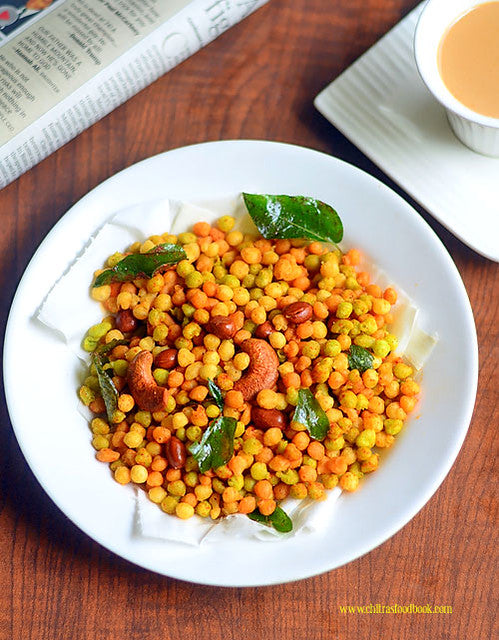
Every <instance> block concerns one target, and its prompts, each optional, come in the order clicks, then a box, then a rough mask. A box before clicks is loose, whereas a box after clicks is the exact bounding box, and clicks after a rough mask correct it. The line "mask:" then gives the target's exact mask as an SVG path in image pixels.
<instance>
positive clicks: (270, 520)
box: [248, 507, 293, 533]
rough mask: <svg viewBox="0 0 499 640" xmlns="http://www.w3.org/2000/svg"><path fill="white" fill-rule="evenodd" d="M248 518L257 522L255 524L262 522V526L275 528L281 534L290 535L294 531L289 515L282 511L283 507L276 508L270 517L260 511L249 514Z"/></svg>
mask: <svg viewBox="0 0 499 640" xmlns="http://www.w3.org/2000/svg"><path fill="white" fill-rule="evenodd" d="M248 518H250V519H251V520H255V522H260V523H261V524H266V525H267V526H269V527H274V529H275V530H276V531H279V533H289V532H290V531H292V529H293V523H292V521H291V518H290V517H289V516H288V514H287V513H286V512H285V511H284V509H281V507H276V508H275V511H274V512H273V513H271V514H270V516H264V515H262V514H261V513H260V512H259V511H258V509H256V510H255V511H252V512H251V513H248Z"/></svg>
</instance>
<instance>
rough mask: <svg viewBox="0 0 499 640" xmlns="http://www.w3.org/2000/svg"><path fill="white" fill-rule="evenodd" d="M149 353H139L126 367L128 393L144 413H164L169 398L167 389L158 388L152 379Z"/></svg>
mask: <svg viewBox="0 0 499 640" xmlns="http://www.w3.org/2000/svg"><path fill="white" fill-rule="evenodd" d="M152 363H153V355H152V353H151V352H150V351H139V353H138V354H137V355H136V356H135V358H134V359H133V360H132V362H131V363H130V365H129V367H128V373H127V381H128V388H129V389H130V393H131V395H132V397H133V399H134V400H135V402H136V403H137V405H138V406H139V408H140V409H143V410H144V411H164V409H165V408H166V402H167V400H168V397H169V395H170V394H169V391H168V389H165V388H164V387H160V386H159V385H158V384H157V383H156V380H155V379H154V378H153V375H152V371H151V367H152Z"/></svg>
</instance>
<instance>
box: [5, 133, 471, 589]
mask: <svg viewBox="0 0 499 640" xmlns="http://www.w3.org/2000/svg"><path fill="white" fill-rule="evenodd" d="M248 144H249V145H257V146H266V145H267V146H268V145H270V146H272V147H274V148H275V147H282V148H283V149H284V150H289V149H292V150H294V151H295V152H296V151H298V152H299V153H302V152H305V153H311V154H314V155H320V156H322V157H323V158H324V159H326V160H327V161H328V162H333V163H339V164H341V165H344V166H346V168H347V170H348V171H353V173H357V174H361V176H362V179H368V180H370V181H372V182H373V184H375V185H376V186H378V187H379V188H380V189H381V191H382V192H383V193H384V194H385V195H386V196H388V197H391V198H392V199H394V201H395V202H397V204H398V205H399V206H401V207H403V208H404V209H405V210H406V212H407V213H408V214H410V215H413V216H415V217H416V218H417V219H418V220H419V223H421V224H422V225H423V227H425V228H426V229H425V230H426V231H427V232H429V233H430V237H432V239H433V241H434V242H436V243H438V245H439V249H440V251H441V252H442V255H443V256H444V257H445V260H446V262H447V267H448V268H449V269H450V270H451V271H452V272H453V280H454V281H455V284H457V285H458V289H459V293H460V297H461V302H463V303H464V307H465V308H466V320H467V328H468V329H471V337H472V342H473V344H472V345H471V346H470V354H471V362H470V365H471V367H470V372H469V375H470V378H471V380H472V385H471V387H470V393H469V394H468V397H467V403H466V412H465V415H464V418H463V420H462V423H461V424H462V426H461V429H460V433H459V438H458V439H457V440H456V441H455V443H454V446H453V448H452V452H451V454H449V455H448V456H447V459H446V462H445V464H443V465H441V466H440V467H439V472H438V474H436V476H434V478H433V481H432V483H431V486H429V487H428V488H427V490H426V491H425V492H423V493H421V494H420V495H419V497H418V499H417V500H413V501H412V502H411V504H412V508H410V509H409V510H408V511H407V512H404V515H403V516H399V517H398V518H397V523H396V525H394V526H392V527H390V528H389V531H388V532H387V531H384V533H381V534H379V535H378V536H377V538H376V539H375V540H374V542H373V541H372V540H371V541H370V542H369V543H367V544H365V545H364V547H363V548H362V549H360V550H359V551H358V552H355V554H354V555H350V556H349V557H346V558H344V559H342V561H341V562H334V561H333V562H330V563H329V564H327V563H326V565H325V566H324V568H323V569H322V570H321V571H316V570H311V571H310V570H309V571H307V570H304V571H302V572H300V573H297V574H296V575H294V576H293V577H290V578H286V579H282V578H277V577H276V578H275V579H270V580H269V579H265V580H258V581H237V580H235V581H233V582H230V583H229V582H223V583H222V582H220V581H217V580H216V579H215V580H210V579H206V578H205V579H200V580H194V579H192V577H189V578H186V577H185V576H184V575H182V574H181V573H179V572H178V571H177V572H175V571H173V572H171V571H170V572H168V573H167V572H166V571H164V570H162V569H158V568H155V567H152V566H149V564H147V563H141V562H138V561H137V560H135V559H131V558H130V557H129V556H128V555H126V553H124V552H123V551H122V550H120V549H119V547H117V546H115V545H114V544H113V541H108V540H103V539H101V538H100V537H99V536H96V535H94V534H93V533H90V532H89V527H88V526H86V525H85V524H82V523H81V522H79V521H78V520H77V519H76V518H75V517H73V516H70V515H68V514H67V513H66V511H65V509H64V508H63V506H61V504H60V502H59V499H58V497H57V496H56V495H54V493H53V492H52V491H50V490H48V489H47V488H46V487H45V486H44V484H43V482H42V481H41V479H40V478H39V473H38V471H37V468H36V464H34V463H33V462H32V460H31V459H30V454H29V452H28V450H27V448H26V446H25V443H24V439H23V435H22V431H21V430H19V429H18V426H16V424H15V419H13V414H12V411H11V407H12V405H13V400H12V396H11V389H10V384H9V378H10V374H9V373H8V368H9V367H8V365H9V362H10V354H11V347H10V344H11V343H12V341H11V340H9V337H10V335H11V333H12V332H13V327H12V319H13V317H14V316H15V310H16V307H17V304H18V299H19V298H20V297H21V295H22V290H23V286H24V282H25V280H26V279H28V278H29V277H30V274H31V271H32V270H33V269H34V268H35V267H36V264H37V261H38V259H39V256H40V253H41V252H42V251H43V249H44V246H45V245H46V244H48V243H49V242H50V240H51V239H52V238H53V237H54V236H56V235H57V233H58V232H59V230H60V229H61V228H63V227H64V225H66V224H69V222H68V221H71V220H72V218H73V217H77V216H78V213H79V211H80V209H82V208H83V207H84V206H85V204H86V203H87V201H89V200H91V199H93V198H94V197H95V196H96V195H97V196H98V195H99V194H100V192H101V191H103V190H104V189H106V188H107V187H108V186H109V184H110V183H112V182H113V181H114V180H116V179H117V177H118V176H122V174H124V173H126V172H133V171H134V170H135V169H136V167H137V166H139V165H141V166H144V165H147V164H149V163H152V164H154V163H157V162H161V159H162V158H163V157H164V156H166V155H170V156H171V155H173V154H180V153H186V152H187V153H192V152H194V153H196V152H197V151H198V150H204V149H206V148H210V147H214V146H218V147H220V146H226V145H228V146H233V145H236V146H241V145H243V146H245V145H248ZM141 201H142V202H143V201H144V200H143V199H141V200H138V202H141ZM3 373H4V388H5V396H6V405H7V409H8V412H9V418H10V422H11V424H12V428H13V431H14V434H15V436H16V439H17V442H18V444H19V447H20V448H21V451H22V453H23V456H24V458H25V460H26V462H27V463H28V466H29V467H30V469H31V471H32V473H33V474H34V476H35V478H36V479H37V481H38V482H39V484H40V485H41V487H42V488H43V490H44V491H45V493H46V494H47V495H48V496H49V498H50V499H51V500H52V502H54V504H55V505H56V506H57V508H58V509H59V510H61V511H62V513H63V514H64V515H65V516H66V517H67V518H68V519H70V520H71V521H72V522H73V524H75V525H76V526H77V527H78V528H79V529H80V530H81V531H82V532H83V533H84V534H85V535H87V536H88V537H90V538H91V539H92V540H94V541H95V542H97V543H98V544H100V545H102V546H103V547H104V548H106V549H108V550H110V551H111V552H113V553H115V554H116V555H118V556H120V557H122V558H124V559H125V560H127V561H128V562H131V563H132V564H135V565H137V566H140V567H142V568H145V569H147V570H151V571H154V572H155V573H158V574H160V575H164V576H166V577H172V578H175V579H179V580H184V581H189V582H192V583H197V584H204V585H210V586H223V587H250V586H265V585H275V584H284V583H286V582H294V581H297V580H302V579H305V578H308V577H312V576H316V575H321V574H322V573H326V572H328V571H332V570H334V569H336V568H339V567H341V566H343V565H345V564H347V563H349V562H351V561H353V560H355V559H357V558H360V557H362V556H363V555H365V554H366V553H368V552H369V551H372V550H373V549H375V548H377V547H378V546H380V545H381V544H383V542H385V541H386V540H388V539H389V538H391V537H392V536H393V535H395V534H396V533H397V532H398V531H400V529H401V528H403V527H404V526H405V525H406V524H408V523H409V522H410V521H411V520H412V519H413V518H414V516H415V515H416V514H417V513H418V512H419V511H420V510H421V509H422V507H423V506H424V505H425V504H426V503H427V502H428V501H429V500H430V499H431V497H432V496H433V494H434V493H435V492H436V491H437V489H438V488H439V487H440V485H441V484H442V482H443V481H444V479H445V477H446V476H447V474H448V472H449V470H450V469H451V467H452V465H453V464H454V462H455V460H456V458H457V455H458V454H459V451H460V449H461V447H462V444H463V441H464V439H465V437H466V434H467V432H468V429H469V424H470V422H471V418H472V415H473V410H474V405H475V401H476V391H477V383H478V344H477V334H476V327H475V323H474V319H473V312H472V309H471V305H470V302H469V298H468V295H467V292H466V289H465V286H464V283H463V281H462V279H461V276H460V274H459V272H458V270H457V268H456V266H455V264H454V262H453V261H452V258H451V256H450V255H449V253H448V251H447V249H446V248H445V246H444V245H443V243H442V241H441V240H440V238H439V237H438V236H437V234H436V233H435V232H434V231H433V229H432V228H431V226H430V225H429V224H428V223H427V222H426V221H425V220H424V219H423V218H422V217H421V216H420V215H419V214H418V212H417V211H416V210H415V209H414V208H413V207H412V206H411V205H410V204H409V203H408V202H407V201H406V200H405V199H404V198H403V197H402V196H400V195H399V194H397V193H396V192H395V191H393V189H391V188H390V187H388V186H387V185H386V184H384V183H383V182H381V181H380V180H378V179H377V178H375V177H374V176H372V175H371V174H369V173H367V172H366V171H363V170H362V169H359V168H358V167H356V166H354V165H352V164H350V163H348V162H346V161H344V160H341V159H340V158H337V157H335V156H331V155H329V154H327V153H324V152H322V151H317V150H315V149H311V148H309V147H303V146H300V145H294V144H289V143H282V142H273V141H267V140H251V139H250V140H223V141H212V142H203V143H198V144H192V145H186V146H182V147H178V148H175V149H171V150H169V151H165V152H162V153H159V154H156V155H153V156H151V157H149V158H145V159H143V160H141V161H140V162H138V163H135V164H132V165H130V166H129V167H126V168H125V169H123V170H121V171H120V172H118V173H116V174H114V175H112V176H110V177H109V178H107V179H106V180H104V181H103V182H101V183H100V184H98V185H96V186H95V187H94V188H93V189H92V190H90V191H89V192H88V193H87V194H85V195H84V196H83V197H82V198H80V199H79V200H78V201H77V202H75V203H74V204H73V205H72V206H71V207H70V208H69V209H68V210H67V211H66V212H65V213H64V214H63V215H62V216H61V218H60V219H59V220H58V221H57V222H56V224H55V225H54V226H53V227H52V229H51V230H50V231H49V232H48V234H47V235H46V236H45V237H44V238H43V240H42V241H41V243H40V245H39V247H38V248H37V250H36V251H35V253H34V254H33V256H32V258H31V259H30V261H29V263H28V265H27V266H26V268H25V270H24V273H23V275H22V277H21V279H20V281H19V284H18V287H17V289H16V292H15V295H14V297H13V301H12V304H11V309H10V311H9V316H8V320H7V324H6V331H5V339H4V358H3ZM346 555H348V554H346Z"/></svg>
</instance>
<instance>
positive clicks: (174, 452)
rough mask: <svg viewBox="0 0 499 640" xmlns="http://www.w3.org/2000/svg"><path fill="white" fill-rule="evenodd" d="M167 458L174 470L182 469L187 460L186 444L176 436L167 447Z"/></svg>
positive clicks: (169, 441)
mask: <svg viewBox="0 0 499 640" xmlns="http://www.w3.org/2000/svg"><path fill="white" fill-rule="evenodd" d="M165 449H166V457H167V459H168V462H169V463H170V466H171V467H173V468H174V469H181V468H182V467H183V466H184V464H185V461H186V459H187V452H186V449H185V444H184V443H183V442H182V440H179V439H178V438H177V437H176V436H172V437H171V438H170V439H169V440H168V442H167V443H166V445H165Z"/></svg>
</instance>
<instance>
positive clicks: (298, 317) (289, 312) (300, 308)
mask: <svg viewBox="0 0 499 640" xmlns="http://www.w3.org/2000/svg"><path fill="white" fill-rule="evenodd" d="M313 311H314V310H313V307H312V305H311V304H309V303H308V302H292V303H291V304H290V305H288V306H287V307H286V308H285V309H284V311H283V315H284V317H285V318H286V319H287V320H289V321H290V322H293V323H294V324H302V322H306V321H307V320H310V318H311V317H312V314H313Z"/></svg>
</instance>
